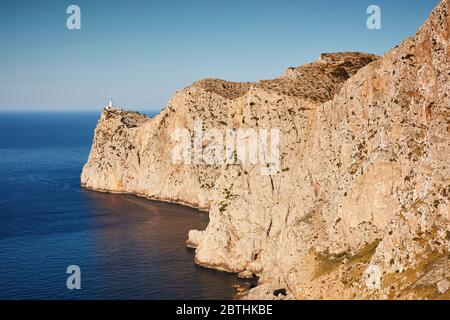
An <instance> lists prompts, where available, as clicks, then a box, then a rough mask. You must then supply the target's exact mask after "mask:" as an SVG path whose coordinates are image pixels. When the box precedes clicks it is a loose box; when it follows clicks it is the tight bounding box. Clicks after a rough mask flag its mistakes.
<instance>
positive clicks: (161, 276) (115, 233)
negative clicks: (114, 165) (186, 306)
mask: <svg viewBox="0 0 450 320" xmlns="http://www.w3.org/2000/svg"><path fill="white" fill-rule="evenodd" d="M98 117H99V114H97V113H0V299H230V298H233V296H234V292H235V290H234V285H235V284H236V283H237V279H236V277H235V276H234V275H231V274H226V273H222V272H218V271H214V270H208V269H204V268H201V267H199V266H197V265H195V264H194V253H193V251H192V250H191V249H187V248H186V247H185V241H186V238H187V233H188V230H189V229H193V228H198V229H203V228H204V227H205V226H206V225H207V223H208V216H207V214H205V213H201V212H198V211H196V210H193V209H190V208H185V207H182V206H178V205H171V204H166V203H159V202H153V201H149V200H146V199H142V198H138V197H135V196H130V195H113V194H105V193H97V192H93V191H87V190H84V189H81V188H80V173H81V169H82V166H83V164H84V163H85V162H86V160H87V157H88V154H89V150H90V146H91V142H92V138H93V132H94V128H95V125H96V123H97V120H98ZM69 265H77V266H79V267H80V270H81V289H80V290H69V289H68V288H67V286H66V280H67V277H68V276H69V274H66V269H67V267H68V266H69Z"/></svg>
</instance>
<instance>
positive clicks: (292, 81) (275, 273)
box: [81, 0, 450, 299]
mask: <svg viewBox="0 0 450 320" xmlns="http://www.w3.org/2000/svg"><path fill="white" fill-rule="evenodd" d="M449 11H450V0H443V1H442V2H441V3H440V4H439V5H438V7H437V8H436V9H435V10H434V11H433V12H432V13H431V15H430V18H429V19H428V20H427V21H426V22H425V24H424V25H423V26H422V27H421V28H420V30H419V31H418V32H417V34H416V35H415V36H414V37H411V38H409V39H407V40H405V41H404V42H403V43H401V44H400V45H399V46H397V47H396V48H394V49H393V50H391V51H390V52H388V53H386V54H385V55H384V57H382V58H379V57H377V56H374V55H368V54H362V53H334V54H323V55H322V56H321V58H320V59H319V60H318V61H316V62H314V63H311V64H308V65H305V66H301V67H298V68H289V69H288V70H287V71H286V72H285V74H284V75H282V76H281V77H280V78H278V79H274V80H265V81H260V82H257V83H233V82H226V81H223V80H217V79H206V80H202V81H199V82H196V83H194V84H193V85H192V86H190V87H188V88H185V89H183V90H181V91H179V92H177V93H176V94H175V96H174V97H173V99H172V100H171V101H170V102H169V103H168V105H167V107H166V108H165V109H164V110H163V111H162V112H161V113H160V114H158V115H157V116H156V117H155V118H149V117H147V116H145V115H142V114H139V113H135V112H127V111H122V110H119V109H114V108H105V109H104V110H103V113H102V115H101V119H100V120H99V122H98V125H97V128H96V130H95V138H94V143H93V146H92V150H91V153H90V156H89V160H88V162H87V164H86V165H85V167H84V168H83V172H82V175H81V183H82V186H84V187H86V188H89V189H93V190H99V191H108V192H120V193H125V192H126V193H134V194H137V195H141V196H145V197H148V198H151V199H158V200H163V201H170V202H177V203H183V204H186V205H191V206H194V207H197V208H200V209H202V210H208V211H209V216H210V223H209V225H208V227H207V228H206V230H202V231H198V230H192V231H191V232H190V233H189V240H188V245H189V246H192V247H195V248H196V255H195V259H196V262H197V263H199V264H200V265H203V266H206V267H210V268H216V269H220V270H224V271H229V272H236V273H238V274H239V275H240V276H241V277H254V278H256V279H258V281H257V286H256V287H255V288H252V289H251V290H250V291H249V292H248V293H247V295H246V297H247V298H261V297H264V298H279V297H281V296H284V293H286V296H285V298H296V299H305V298H325V299H327V298H330V299H333V298H337V299H340V298H350V299H354V298H358V299H359V298H363V299H367V298H375V299H388V298H401V299H403V298H404V299H413V298H436V299H437V298H442V299H449V298H450V296H449V294H450V293H449V290H448V289H449V286H450V282H449V281H450V253H449V250H450V216H449V191H450V186H449V176H450V175H449V161H448V155H449V142H450V139H449V133H450V123H449V106H450V82H449V79H450V39H449V38H450V28H449V25H450V17H449ZM199 124H200V128H198V126H199ZM179 128H187V129H188V130H189V131H190V132H194V131H195V130H199V129H200V131H201V132H205V130H207V129H214V130H216V131H215V132H218V133H223V135H224V136H226V135H227V130H229V129H239V128H241V129H255V130H258V129H269V128H272V129H273V128H275V129H278V130H279V131H280V141H279V164H278V166H277V167H276V170H275V171H272V172H271V173H270V174H268V175H267V174H261V165H255V164H248V163H246V162H240V161H234V162H233V161H231V162H227V161H225V162H224V163H213V164H206V163H204V162H196V161H195V159H194V161H192V162H190V163H187V162H186V161H184V162H174V161H173V152H174V148H176V141H175V140H174V132H176V130H177V129H179ZM214 141H217V140H214V139H212V138H211V137H207V138H205V139H201V140H198V139H196V138H195V137H193V136H192V141H190V142H192V145H193V148H194V149H195V148H196V147H201V148H202V150H205V149H206V150H207V149H208V147H210V146H212V145H213V147H214V143H215V142H214ZM232 156H233V157H235V154H233V155H232ZM267 166H269V163H268V164H267ZM280 293H282V295H279V294H280Z"/></svg>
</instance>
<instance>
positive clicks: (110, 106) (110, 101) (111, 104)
mask: <svg viewBox="0 0 450 320" xmlns="http://www.w3.org/2000/svg"><path fill="white" fill-rule="evenodd" d="M112 107H113V101H112V99H109V104H108V108H112Z"/></svg>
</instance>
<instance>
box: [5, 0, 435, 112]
mask: <svg viewBox="0 0 450 320" xmlns="http://www.w3.org/2000/svg"><path fill="white" fill-rule="evenodd" d="M438 2H439V1H438V0H395V1H394V0H372V1H367V0H313V1H306V0H290V1H288V0H271V1H266V0H239V1H237V0H236V1H235V0H228V1H225V0H220V1H218V0H208V1H205V0H179V1H175V0H164V1H162V0H160V1H150V0H147V1H144V0H128V1H125V0H120V1H119V0H109V1H102V0H73V1H65V0H47V1H31V0H30V1H23V0H15V1H1V2H0V40H1V50H0V110H21V109H31V110H43V109H51V110H98V109H99V108H101V107H102V106H104V105H106V103H107V100H108V98H109V97H113V98H114V100H115V102H117V104H119V105H120V106H123V107H127V108H130V109H138V110H152V109H153V110H159V109H161V108H162V107H163V106H165V104H166V103H167V101H168V100H169V99H170V97H171V96H172V95H173V94H174V93H175V91H176V90H178V89H181V88H183V87H185V86H187V85H189V84H190V83H192V82H194V81H195V80H198V79H200V78H205V77H217V78H222V79H226V80H233V81H256V80H259V79H268V78H273V77H276V76H278V75H279V74H281V73H282V72H283V71H284V70H285V69H286V68H287V67H289V66H297V65H301V64H304V63H307V62H310V61H313V60H315V59H317V57H318V56H319V54H320V53H322V52H336V51H364V52H371V53H377V54H383V53H384V52H385V51H387V50H389V49H390V48H392V47H394V46H395V45H397V44H398V43H399V42H400V41H402V40H404V39H405V38H406V37H408V36H411V35H413V34H414V33H415V32H416V30H417V28H418V27H419V26H420V25H421V24H422V23H423V22H424V21H425V20H426V18H427V17H428V15H429V13H430V11H431V10H432V9H433V8H434V7H435V6H436V5H437V4H438ZM70 4H77V5H79V6H80V8H81V24H82V25H81V27H82V28H81V30H72V31H70V30H68V29H67V28H66V19H67V17H68V15H67V14H66V8H67V6H68V5H70ZM370 4H377V5H379V6H380V7H381V10H382V30H375V31H370V30H368V29H367V27H366V19H367V16H368V15H367V14H366V9H367V7H368V5H370Z"/></svg>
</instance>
